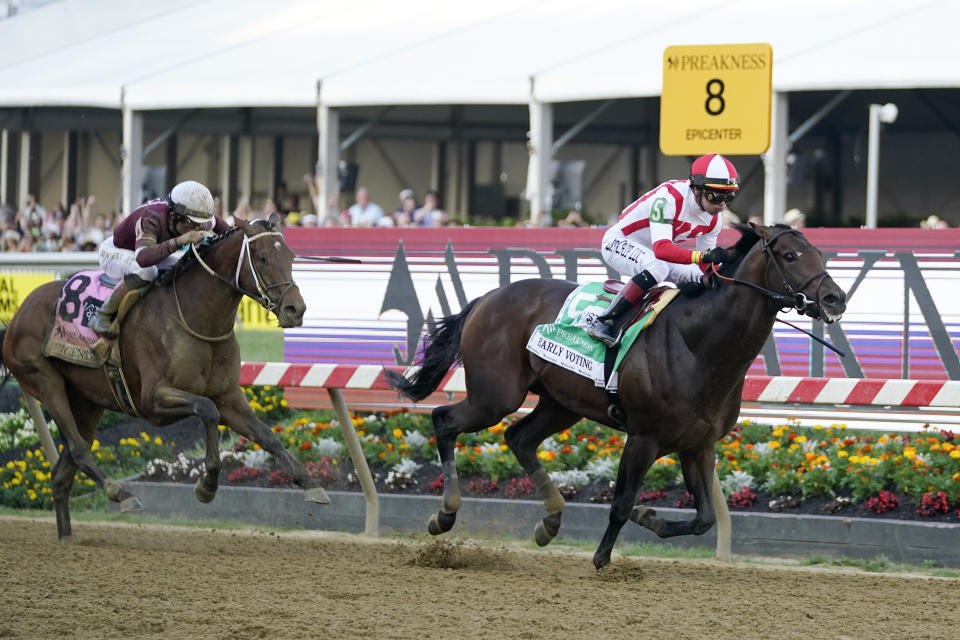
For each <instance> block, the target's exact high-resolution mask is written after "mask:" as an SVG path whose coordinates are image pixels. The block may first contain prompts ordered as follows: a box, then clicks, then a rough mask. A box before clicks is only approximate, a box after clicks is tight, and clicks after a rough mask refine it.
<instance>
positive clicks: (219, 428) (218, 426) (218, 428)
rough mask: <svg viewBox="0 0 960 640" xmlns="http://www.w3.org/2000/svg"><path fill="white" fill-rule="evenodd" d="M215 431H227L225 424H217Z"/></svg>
mask: <svg viewBox="0 0 960 640" xmlns="http://www.w3.org/2000/svg"><path fill="white" fill-rule="evenodd" d="M217 430H218V431H226V430H227V425H225V424H218V425H217Z"/></svg>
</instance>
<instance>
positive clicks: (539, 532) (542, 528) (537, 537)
mask: <svg viewBox="0 0 960 640" xmlns="http://www.w3.org/2000/svg"><path fill="white" fill-rule="evenodd" d="M559 531H560V514H559V513H552V514H550V515H548V516H547V517H545V518H544V519H543V520H541V521H540V522H538V523H537V526H535V527H534V528H533V539H534V541H536V543H537V545H539V546H541V547H545V546H547V545H548V544H550V541H551V540H553V539H554V538H555V537H557V532H559Z"/></svg>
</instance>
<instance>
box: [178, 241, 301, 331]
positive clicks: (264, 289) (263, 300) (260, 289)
mask: <svg viewBox="0 0 960 640" xmlns="http://www.w3.org/2000/svg"><path fill="white" fill-rule="evenodd" d="M265 236H281V237H282V236H283V234H282V233H281V232H279V231H262V232H260V233H258V234H255V235H252V236H248V235H247V234H246V233H244V234H243V246H241V247H240V255H239V256H237V269H236V271H235V272H234V276H233V282H231V281H229V280H227V279H226V278H224V277H223V276H222V275H220V274H219V273H217V272H216V271H214V270H213V269H211V268H210V265H208V264H207V263H206V262H204V260H203V258H201V257H200V253H199V252H198V251H197V246H196V245H195V244H191V245H190V250H191V251H192V252H193V255H194V257H195V258H196V259H197V262H199V263H200V266H202V267H203V269H204V271H206V272H207V273H209V274H210V275H212V276H213V277H215V278H217V279H218V280H220V281H221V282H223V283H224V284H226V285H227V286H228V287H230V288H231V289H233V290H234V291H236V292H238V293H240V294H241V295H245V296H250V297H251V298H253V299H254V300H256V301H257V302H258V303H259V304H260V306H262V307H263V308H264V309H266V310H267V311H270V312H271V313H273V314H274V315H277V312H276V310H277V309H278V308H279V307H280V301H281V300H283V296H285V295H286V294H287V291H289V290H290V287H292V286H293V285H294V284H295V283H294V282H293V281H292V280H287V281H284V282H275V283H273V284H268V285H264V279H263V275H262V274H261V273H260V272H259V271H257V267H256V265H255V264H254V262H253V252H252V251H251V249H250V244H251V243H253V242H255V241H256V240H259V239H260V238H263V237H265ZM244 257H246V259H247V260H246V263H247V266H248V267H249V268H250V275H251V277H253V282H254V284H255V285H257V293H259V294H260V295H259V297H257V296H254V295H253V294H251V293H250V292H249V291H247V290H246V289H244V288H243V287H241V286H240V272H241V271H242V270H243V263H244V260H243V259H244ZM176 284H177V282H176V280H174V282H173V285H174V290H173V298H174V300H175V301H176V303H177V313H178V314H179V315H180V324H181V326H183V328H184V329H186V331H187V333H189V334H190V335H192V336H193V337H195V338H199V339H200V340H204V341H206V342H220V341H222V340H226V339H227V338H229V337H230V336H231V335H233V329H231V330H230V331H228V332H227V333H225V334H223V335H221V336H205V335H202V334H200V333H197V332H196V331H194V330H193V329H191V328H190V327H189V325H187V321H186V319H185V318H184V317H183V311H182V310H181V308H180V298H179V297H178V296H177V290H176ZM284 285H286V287H284V289H283V291H281V292H280V295H279V296H278V297H277V301H276V302H274V301H273V300H272V299H271V298H270V294H269V293H268V292H269V291H270V290H271V289H275V288H276V287H283V286H284Z"/></svg>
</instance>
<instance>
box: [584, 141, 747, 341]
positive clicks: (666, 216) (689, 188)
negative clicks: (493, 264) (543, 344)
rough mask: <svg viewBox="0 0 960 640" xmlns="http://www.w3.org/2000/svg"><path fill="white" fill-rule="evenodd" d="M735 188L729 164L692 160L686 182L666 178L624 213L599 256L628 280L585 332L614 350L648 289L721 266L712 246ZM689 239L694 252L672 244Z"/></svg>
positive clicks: (713, 158)
mask: <svg viewBox="0 0 960 640" xmlns="http://www.w3.org/2000/svg"><path fill="white" fill-rule="evenodd" d="M739 189H740V184H739V181H738V179H737V170H736V168H735V167H734V166H733V163H731V162H730V161H729V160H727V159H726V158H724V157H723V156H721V155H717V154H709V155H706V156H702V157H700V158H697V159H696V160H695V161H694V163H693V166H692V167H691V169H690V178H689V179H688V180H668V181H667V182H664V183H663V184H661V185H659V186H658V187H656V188H654V189H652V190H650V191H648V192H647V193H645V194H643V195H642V196H640V198H638V199H637V200H636V201H634V202H633V203H631V204H630V205H629V206H628V207H627V208H626V209H624V210H623V213H621V214H620V220H619V222H617V224H615V225H614V226H612V227H610V229H608V230H607V232H606V233H605V234H604V236H603V243H602V245H601V254H602V255H603V259H604V260H605V261H606V262H607V264H609V265H610V266H611V267H613V268H614V269H616V270H617V271H619V272H620V273H621V274H622V275H626V276H628V277H629V278H630V281H629V282H627V283H626V284H625V285H624V287H623V289H621V291H620V293H618V294H617V297H616V298H614V299H613V302H611V304H610V307H609V308H608V310H607V312H606V313H605V314H603V315H602V316H600V317H598V318H597V321H596V322H595V323H594V324H593V325H592V326H591V327H590V328H588V329H587V333H588V334H589V335H591V336H592V337H594V338H596V339H598V340H602V341H603V342H606V343H607V344H608V345H610V346H614V345H615V344H617V343H618V342H619V340H620V335H621V333H622V332H623V327H624V326H625V325H626V323H627V321H628V320H629V319H630V317H631V316H632V314H631V313H629V312H630V311H631V310H633V308H634V305H635V304H636V303H637V302H639V300H640V298H642V297H643V294H644V293H645V292H646V291H647V290H648V289H650V288H651V287H652V286H654V285H655V284H657V283H658V282H664V281H666V282H673V283H675V284H682V283H685V282H695V281H697V280H699V278H700V276H701V274H702V273H703V269H705V268H706V264H708V263H711V262H722V261H723V259H724V258H725V257H726V254H725V252H724V251H723V250H722V249H717V248H716V246H717V236H719V235H720V230H721V228H722V227H723V219H722V217H721V215H720V214H721V212H722V211H723V207H724V205H725V203H727V202H730V201H731V200H733V198H734V197H736V194H737V191H738V190H739ZM692 238H695V239H696V249H693V250H691V249H686V248H683V247H678V246H677V245H676V244H675V243H677V242H682V241H684V240H688V239H692Z"/></svg>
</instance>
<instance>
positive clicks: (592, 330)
mask: <svg viewBox="0 0 960 640" xmlns="http://www.w3.org/2000/svg"><path fill="white" fill-rule="evenodd" d="M598 325H603V326H604V327H606V326H607V325H606V324H605V323H602V322H595V323H594V324H593V325H591V326H590V327H589V328H587V329H584V331H585V332H586V334H587V335H588V336H590V337H591V338H593V339H594V340H599V341H600V342H602V343H603V344H605V345H607V346H608V347H615V346H617V345H618V344H620V338H621V336H623V331H618V332H617V333H615V334H613V335H609V334H605V333H600V332H599V331H597V330H596V328H597V326H598Z"/></svg>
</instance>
